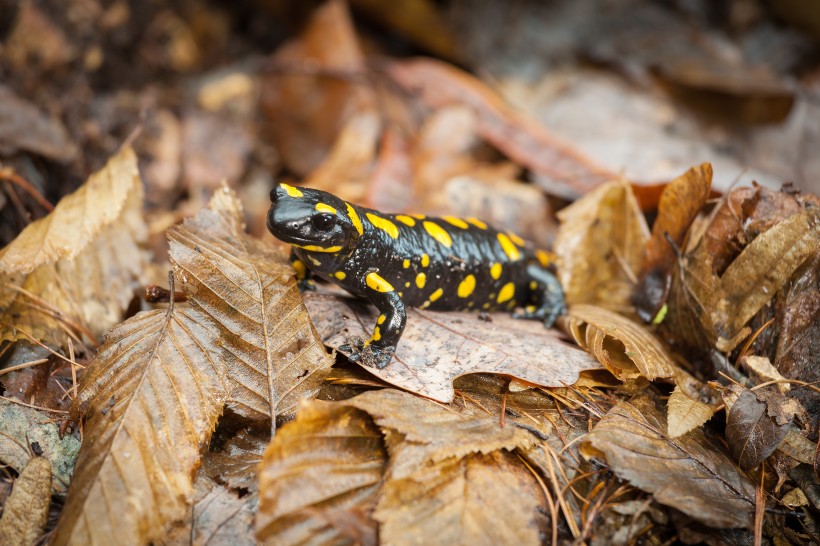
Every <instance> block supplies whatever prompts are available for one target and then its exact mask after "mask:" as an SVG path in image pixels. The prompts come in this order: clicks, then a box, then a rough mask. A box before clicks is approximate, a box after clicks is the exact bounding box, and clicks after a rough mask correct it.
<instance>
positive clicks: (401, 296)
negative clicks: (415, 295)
mask: <svg viewBox="0 0 820 546" xmlns="http://www.w3.org/2000/svg"><path fill="white" fill-rule="evenodd" d="M407 284H410V283H407ZM399 297H400V298H403V297H404V292H399Z"/></svg>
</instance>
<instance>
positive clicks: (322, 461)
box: [256, 401, 387, 544]
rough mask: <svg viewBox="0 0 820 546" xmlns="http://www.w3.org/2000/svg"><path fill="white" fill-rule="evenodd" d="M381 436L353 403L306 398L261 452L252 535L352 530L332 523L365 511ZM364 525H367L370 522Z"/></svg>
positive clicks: (324, 536)
mask: <svg viewBox="0 0 820 546" xmlns="http://www.w3.org/2000/svg"><path fill="white" fill-rule="evenodd" d="M386 458H387V457H386V453H385V450H384V441H383V439H382V435H381V434H380V433H379V430H378V428H377V427H376V426H374V425H373V422H372V421H371V419H370V418H369V417H368V416H367V414H365V413H364V412H362V411H359V410H356V409H354V408H351V407H345V406H341V405H338V404H333V403H329V402H321V401H311V402H303V403H302V405H301V406H300V407H299V411H298V413H297V415H296V420H295V421H293V422H291V423H288V424H287V425H285V426H283V427H282V429H281V430H280V431H279V433H278V434H277V435H276V437H275V438H274V439H273V441H272V442H271V444H270V446H269V447H268V449H267V450H266V451H265V455H264V459H263V461H262V465H261V466H260V470H259V499H260V502H259V511H258V512H257V515H256V538H257V539H258V540H259V541H260V542H262V543H265V544H303V543H316V544H333V543H342V542H346V541H347V540H350V539H351V538H353V537H350V536H348V534H347V533H346V532H345V531H346V529H347V527H340V526H339V525H337V524H336V523H335V522H337V521H338V519H339V517H340V516H339V514H340V512H341V513H342V514H346V515H347V517H348V518H352V519H356V520H357V521H359V520H362V518H361V517H360V514H362V513H363V514H364V515H365V516H364V521H366V522H369V527H370V528H371V529H372V532H375V522H372V520H370V517H369V513H370V511H372V509H373V507H374V506H375V503H376V494H377V493H378V490H379V487H380V485H381V481H382V476H383V474H384V469H385V464H386ZM367 525H368V524H366V526H367Z"/></svg>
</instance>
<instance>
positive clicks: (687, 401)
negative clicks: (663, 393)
mask: <svg viewBox="0 0 820 546" xmlns="http://www.w3.org/2000/svg"><path fill="white" fill-rule="evenodd" d="M667 408H668V413H667V418H666V420H667V423H668V425H669V429H668V430H669V437H670V438H677V437H678V436H683V435H684V434H686V433H687V432H689V431H690V430H694V429H696V428H698V427H699V426H701V425H702V424H703V423H705V422H706V421H708V420H709V419H711V418H712V416H713V415H714V414H715V407H713V406H710V405H709V404H705V403H703V402H701V401H700V400H695V399H694V398H691V397H689V396H687V395H686V393H684V392H683V390H681V388H680V387H679V386H675V390H673V391H672V394H671V395H669V402H668V406H667Z"/></svg>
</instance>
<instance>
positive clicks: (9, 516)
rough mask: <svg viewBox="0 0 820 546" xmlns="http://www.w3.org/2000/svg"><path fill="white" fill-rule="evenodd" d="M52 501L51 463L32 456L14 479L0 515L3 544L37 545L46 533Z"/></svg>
mask: <svg viewBox="0 0 820 546" xmlns="http://www.w3.org/2000/svg"><path fill="white" fill-rule="evenodd" d="M50 503H51V463H50V462H49V461H48V459H45V458H43V457H34V458H32V459H31V460H30V461H29V462H28V464H26V467H25V468H24V469H23V471H22V472H21V473H20V475H19V476H18V477H17V479H16V480H14V489H12V490H11V495H10V496H9V498H8V499H6V502H5V504H4V506H3V515H2V517H0V544H8V545H18V544H19V545H21V546H29V545H31V546H34V545H35V544H37V543H38V542H39V541H40V539H41V538H42V536H43V531H44V530H45V526H46V521H47V519H48V506H49V504H50Z"/></svg>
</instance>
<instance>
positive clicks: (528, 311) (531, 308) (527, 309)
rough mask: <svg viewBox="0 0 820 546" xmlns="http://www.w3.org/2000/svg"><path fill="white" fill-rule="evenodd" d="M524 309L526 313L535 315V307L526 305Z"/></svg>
mask: <svg viewBox="0 0 820 546" xmlns="http://www.w3.org/2000/svg"><path fill="white" fill-rule="evenodd" d="M524 309H526V311H527V313H535V310H536V309H537V307H536V306H534V305H528V306H526V307H525V308H524Z"/></svg>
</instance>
